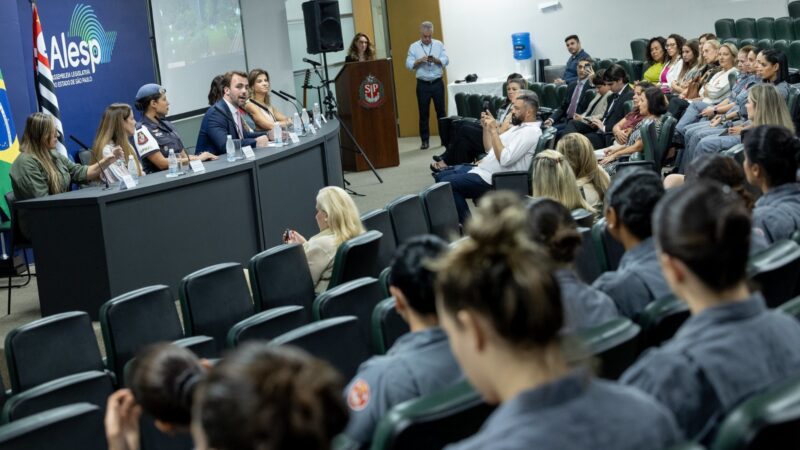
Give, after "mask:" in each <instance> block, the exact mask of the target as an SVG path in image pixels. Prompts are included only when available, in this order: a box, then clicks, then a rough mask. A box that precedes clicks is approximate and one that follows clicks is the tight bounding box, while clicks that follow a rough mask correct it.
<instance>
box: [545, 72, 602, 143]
mask: <svg viewBox="0 0 800 450" xmlns="http://www.w3.org/2000/svg"><path fill="white" fill-rule="evenodd" d="M593 76H594V70H593V69H592V60H591V58H585V59H582V60H580V61H578V79H577V80H575V81H573V82H572V83H570V84H569V86H567V93H566V95H565V96H564V101H562V102H561V106H559V107H558V109H556V110H555V111H553V114H551V115H550V117H548V118H547V120H545V121H544V127H545V128H547V127H550V126H555V127H556V128H557V129H558V130H559V131H561V130H562V129H563V128H564V125H566V122H567V121H568V120H571V119H572V118H574V116H575V113H576V112H578V111H585V110H586V107H587V106H589V102H590V101H591V100H590V99H589V97H586V96H584V95H583V93H584V91H587V90H589V89H592V88H593V87H594V86H593V85H592V77H593Z"/></svg>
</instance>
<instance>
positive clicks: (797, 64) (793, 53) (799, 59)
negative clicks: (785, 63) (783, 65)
mask: <svg viewBox="0 0 800 450" xmlns="http://www.w3.org/2000/svg"><path fill="white" fill-rule="evenodd" d="M795 23H798V24H800V18H799V19H795ZM787 56H788V57H789V67H791V68H793V69H800V41H792V42H791V43H790V44H789V53H788V54H787Z"/></svg>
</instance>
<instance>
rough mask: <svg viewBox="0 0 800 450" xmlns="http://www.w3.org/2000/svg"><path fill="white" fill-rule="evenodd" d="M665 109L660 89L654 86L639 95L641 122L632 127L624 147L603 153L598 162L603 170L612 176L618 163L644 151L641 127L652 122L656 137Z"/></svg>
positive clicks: (663, 97)
mask: <svg viewBox="0 0 800 450" xmlns="http://www.w3.org/2000/svg"><path fill="white" fill-rule="evenodd" d="M667 107H668V104H667V98H666V97H665V96H664V93H663V92H661V89H659V88H657V87H655V86H651V87H649V88H647V89H645V90H644V92H642V93H641V94H640V95H639V115H641V116H642V120H641V121H640V122H639V123H637V124H636V125H635V126H634V127H633V130H632V131H631V133H630V135H629V136H628V142H626V143H625V146H623V147H620V148H616V149H609V150H606V151H605V152H604V153H603V155H604V157H603V159H602V160H600V164H601V165H603V168H604V169H605V170H606V171H608V172H609V173H610V174H612V175H613V174H614V173H616V171H617V165H618V164H619V163H620V162H624V161H627V160H628V159H630V157H631V156H632V155H633V154H635V153H639V152H641V151H642V150H643V149H644V143H643V141H642V125H644V123H645V121H646V120H648V119H649V120H652V121H653V122H654V124H655V128H656V136H658V134H659V133H661V116H662V115H664V113H666V112H667Z"/></svg>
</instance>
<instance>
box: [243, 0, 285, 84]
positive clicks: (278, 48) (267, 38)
mask: <svg viewBox="0 0 800 450" xmlns="http://www.w3.org/2000/svg"><path fill="white" fill-rule="evenodd" d="M241 5H242V28H243V29H244V45H245V54H246V55H247V69H248V70H252V69H255V68H262V69H264V70H266V71H267V72H269V77H270V82H271V84H272V85H273V86H274V87H275V89H280V90H283V91H286V92H288V93H290V94H293V93H294V90H295V89H294V76H293V75H292V54H291V50H290V44H289V27H288V25H287V20H286V4H285V3H284V2H281V1H277V0H241Z"/></svg>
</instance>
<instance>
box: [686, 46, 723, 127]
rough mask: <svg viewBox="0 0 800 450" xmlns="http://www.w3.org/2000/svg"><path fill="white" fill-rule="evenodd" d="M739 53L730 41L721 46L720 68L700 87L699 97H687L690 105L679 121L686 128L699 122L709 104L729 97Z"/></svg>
mask: <svg viewBox="0 0 800 450" xmlns="http://www.w3.org/2000/svg"><path fill="white" fill-rule="evenodd" d="M711 42H714V41H709V42H706V47H708V46H709V45H712V44H711ZM737 54H738V50H737V49H736V46H735V45H733V44H731V43H730V42H726V43H724V44H722V45H721V46H720V47H719V51H718V52H717V62H718V63H719V70H718V71H717V72H716V73H714V75H713V76H712V77H711V78H710V79H709V80H708V82H706V83H705V84H704V85H703V87H702V88H700V92H699V93H698V96H699V97H698V98H696V99H691V98H689V99H687V100H688V101H689V102H690V105H689V106H688V108H687V109H686V111H685V112H684V114H683V116H681V118H680V120H679V121H678V123H679V124H680V126H682V127H683V128H685V127H686V126H687V125H689V124H691V123H695V122H697V121H698V120H699V119H700V117H701V115H700V114H701V113H702V112H703V110H704V109H706V108H707V107H709V106H711V107H713V106H716V105H718V104H719V103H721V102H722V101H723V100H725V99H726V98H728V96H729V94H730V92H731V85H730V79H729V77H728V76H729V75H730V74H731V73H732V72H734V71H735V70H736V55H737ZM734 73H735V72H734ZM675 128H676V129H677V128H678V125H676V127H675Z"/></svg>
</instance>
